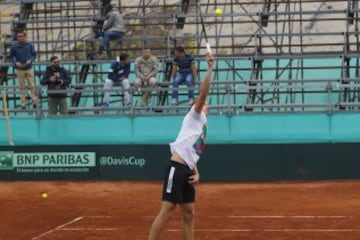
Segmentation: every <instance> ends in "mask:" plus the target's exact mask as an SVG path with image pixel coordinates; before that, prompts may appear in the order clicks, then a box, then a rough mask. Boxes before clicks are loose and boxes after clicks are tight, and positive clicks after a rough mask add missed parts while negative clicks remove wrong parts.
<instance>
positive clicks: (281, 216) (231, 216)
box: [208, 215, 354, 218]
mask: <svg viewBox="0 0 360 240" xmlns="http://www.w3.org/2000/svg"><path fill="white" fill-rule="evenodd" d="M208 217H209V218H353V217H354V216H340V215H339V216H325V215H324V216H317V215H293V216H291V215H289V216H285V215H278V216H277V215H272V216H271V215H269V216H265V215H264V216H251V215H250V216H237V215H230V216H208Z"/></svg>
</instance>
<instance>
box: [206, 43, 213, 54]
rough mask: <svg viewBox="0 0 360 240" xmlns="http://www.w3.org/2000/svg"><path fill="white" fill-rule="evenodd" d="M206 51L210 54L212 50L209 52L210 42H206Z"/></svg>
mask: <svg viewBox="0 0 360 240" xmlns="http://www.w3.org/2000/svg"><path fill="white" fill-rule="evenodd" d="M206 51H207V52H208V53H210V54H212V52H211V48H210V43H208V42H207V43H206Z"/></svg>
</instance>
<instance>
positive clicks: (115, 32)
mask: <svg viewBox="0 0 360 240" xmlns="http://www.w3.org/2000/svg"><path fill="white" fill-rule="evenodd" d="M123 35H124V19H123V17H122V15H121V13H120V11H119V9H118V8H117V7H116V6H115V5H112V4H108V5H106V6H105V21H104V25H103V27H102V32H101V33H99V34H97V36H95V37H96V38H97V37H100V36H102V37H103V40H102V44H101V46H100V48H99V50H98V54H102V52H103V50H104V49H106V53H107V56H108V57H111V49H110V40H118V41H119V42H120V44H122V38H123Z"/></svg>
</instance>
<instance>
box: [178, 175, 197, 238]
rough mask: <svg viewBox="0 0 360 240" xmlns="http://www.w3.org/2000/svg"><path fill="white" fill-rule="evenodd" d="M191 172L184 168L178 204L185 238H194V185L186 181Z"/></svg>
mask: <svg viewBox="0 0 360 240" xmlns="http://www.w3.org/2000/svg"><path fill="white" fill-rule="evenodd" d="M192 174H193V171H191V170H190V169H189V168H186V170H185V175H186V177H185V183H184V187H183V194H182V195H183V202H182V203H181V204H180V207H181V212H182V224H183V225H182V228H183V234H184V239H185V240H192V239H194V219H195V204H194V203H195V187H194V185H193V184H190V183H189V182H188V178H189V176H191V175H192Z"/></svg>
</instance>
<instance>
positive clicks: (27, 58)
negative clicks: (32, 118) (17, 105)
mask: <svg viewBox="0 0 360 240" xmlns="http://www.w3.org/2000/svg"><path fill="white" fill-rule="evenodd" d="M25 38H26V34H25V32H18V33H17V42H16V43H14V44H13V45H12V46H11V49H10V60H11V61H12V62H13V64H14V67H15V69H16V76H17V79H18V80H19V87H20V91H21V94H20V96H21V108H22V109H25V108H26V91H25V78H26V80H27V84H28V88H29V89H30V94H31V100H32V104H33V107H34V108H36V104H37V97H36V96H35V81H34V70H33V69H32V63H33V62H34V61H35V58H36V52H35V49H34V46H33V45H32V44H31V43H29V42H27V41H26V39H25Z"/></svg>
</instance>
